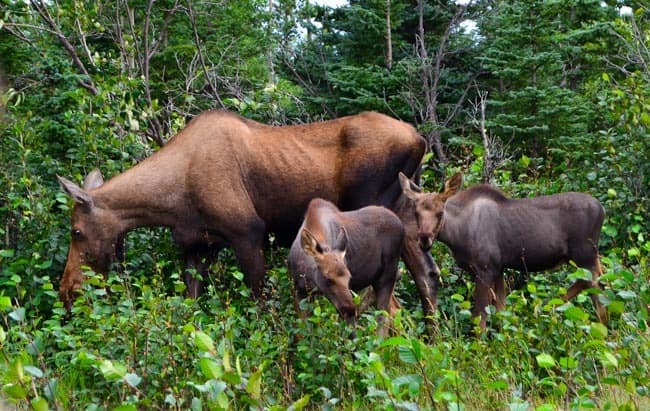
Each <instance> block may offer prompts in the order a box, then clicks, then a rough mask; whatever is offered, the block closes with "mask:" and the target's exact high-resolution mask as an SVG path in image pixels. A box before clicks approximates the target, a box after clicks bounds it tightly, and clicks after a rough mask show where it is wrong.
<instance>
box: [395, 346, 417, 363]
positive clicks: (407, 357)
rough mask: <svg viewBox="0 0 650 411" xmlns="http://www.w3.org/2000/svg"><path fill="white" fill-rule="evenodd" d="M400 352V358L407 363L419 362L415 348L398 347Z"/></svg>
mask: <svg viewBox="0 0 650 411" xmlns="http://www.w3.org/2000/svg"><path fill="white" fill-rule="evenodd" d="M397 350H398V352H399V359H400V360H402V361H403V362H405V363H406V364H416V363H417V362H418V360H417V358H416V357H415V354H414V353H413V350H412V349H410V348H408V347H402V346H400V347H397Z"/></svg>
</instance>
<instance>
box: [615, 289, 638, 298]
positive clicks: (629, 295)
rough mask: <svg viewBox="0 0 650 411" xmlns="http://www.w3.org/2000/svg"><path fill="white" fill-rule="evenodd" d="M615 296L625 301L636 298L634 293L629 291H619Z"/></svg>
mask: <svg viewBox="0 0 650 411" xmlns="http://www.w3.org/2000/svg"><path fill="white" fill-rule="evenodd" d="M616 295H618V296H619V297H621V298H622V299H623V300H627V301H629V300H634V299H635V298H636V293H635V292H634V291H631V290H621V291H619V292H617V293H616Z"/></svg>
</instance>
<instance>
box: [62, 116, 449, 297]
mask: <svg viewBox="0 0 650 411" xmlns="http://www.w3.org/2000/svg"><path fill="white" fill-rule="evenodd" d="M424 150H425V142H424V139H423V138H422V137H421V136H420V135H418V134H417V132H416V131H415V129H414V128H413V127H412V126H410V125H408V124H406V123H404V122H401V121H398V120H395V119H392V118H390V117H387V116H385V115H382V114H378V113H362V114H359V115H355V116H349V117H343V118H340V119H336V120H331V121H325V122H320V123H314V124H307V125H297V126H287V127H271V126H267V125H263V124H260V123H257V122H254V121H251V120H247V119H244V118H242V117H239V116H237V115H235V114H233V113H229V112H225V111H211V112H207V113H203V114H201V115H199V116H197V117H196V118H194V119H193V120H192V121H191V122H190V123H189V125H188V126H187V127H186V128H185V129H183V130H182V131H181V132H180V133H179V134H178V135H177V136H175V137H174V138H172V139H171V140H170V141H169V142H168V143H167V144H166V145H165V146H164V147H163V148H162V149H160V150H159V151H158V152H156V153H155V154H154V155H152V156H151V157H149V158H147V159H146V160H144V161H142V162H140V163H139V164H138V165H136V166H134V167H133V168H131V169H129V170H127V171H125V172H123V173H122V174H119V175H117V176H115V177H114V178H112V179H110V180H108V181H107V182H105V183H103V181H102V178H101V174H100V173H99V172H92V173H90V174H89V175H88V177H87V178H86V180H85V182H84V187H83V188H81V187H78V186H77V185H76V184H74V183H72V182H70V181H68V180H66V179H64V178H59V180H60V182H61V185H62V187H63V188H64V190H65V191H66V192H67V193H68V194H69V195H70V196H71V197H72V198H73V199H74V202H75V205H74V207H73V210H72V230H71V233H72V240H71V245H70V251H69V254H68V261H67V264H66V267H65V270H64V273H63V278H62V280H61V286H60V297H61V299H62V300H63V302H64V303H65V305H66V307H68V308H70V305H71V302H72V300H73V298H74V296H75V290H77V289H78V288H79V287H80V286H81V284H82V283H83V273H82V266H89V267H90V268H92V269H93V270H95V271H97V272H101V273H106V271H107V270H108V268H109V266H110V262H111V259H112V256H113V255H114V251H115V248H116V247H118V246H119V244H120V241H121V239H122V238H123V237H124V235H125V234H126V233H127V232H128V231H130V230H132V229H135V228H138V227H144V226H164V227H169V228H170V229H171V232H172V235H173V238H174V241H175V242H176V243H177V244H179V245H180V246H181V247H182V248H183V249H184V255H185V260H186V262H187V263H188V264H189V265H190V266H197V268H198V269H199V272H201V271H202V269H204V268H205V267H202V266H201V263H202V262H204V261H206V257H210V256H211V255H212V254H213V253H215V252H217V251H218V250H220V249H222V248H224V247H228V246H229V247H232V248H233V250H234V252H235V255H236V257H237V259H238V262H239V264H240V266H241V269H242V271H243V273H244V281H245V282H246V284H247V285H248V286H249V287H250V288H251V290H252V293H253V295H254V296H259V295H260V293H261V288H262V285H263V280H264V276H265V267H264V259H263V255H262V245H263V243H264V241H265V239H266V236H267V234H268V233H274V234H275V238H276V239H277V242H278V243H279V244H280V245H289V244H291V241H292V240H293V239H294V237H295V235H296V233H297V231H298V228H299V227H300V224H301V222H302V218H303V215H304V212H305V209H306V208H307V205H308V204H309V201H310V200H311V199H313V198H315V197H322V198H324V199H326V200H329V201H332V202H333V203H335V204H336V205H337V206H338V207H339V208H341V209H342V210H352V209H357V208H360V207H363V206H366V205H370V204H375V205H383V206H388V207H390V206H391V205H393V204H395V203H396V202H397V199H398V198H400V197H403V195H402V194H401V189H400V186H399V182H398V179H397V175H398V173H399V172H403V173H404V174H406V175H409V176H412V175H413V174H414V173H415V172H416V171H417V170H418V168H419V164H420V160H421V158H422V156H423V154H424ZM405 218H407V219H408V218H412V216H411V215H407V216H406V217H405ZM405 260H406V264H407V265H408V266H409V268H410V269H411V272H412V273H413V275H414V276H415V277H428V276H429V275H430V274H429V273H430V272H433V271H434V270H435V269H436V267H435V264H433V261H432V260H431V258H430V257H428V256H427V255H426V254H425V253H420V254H419V255H416V254H413V253H410V254H409V255H408V256H405ZM185 280H186V283H187V286H188V287H187V293H188V295H189V296H191V297H196V296H198V295H199V294H200V293H201V290H202V281H201V279H200V278H199V279H197V278H195V277H194V276H192V275H190V274H188V275H187V276H186V278H185ZM423 301H424V297H423Z"/></svg>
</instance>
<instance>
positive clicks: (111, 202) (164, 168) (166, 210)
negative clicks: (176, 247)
mask: <svg viewBox="0 0 650 411" xmlns="http://www.w3.org/2000/svg"><path fill="white" fill-rule="evenodd" d="M159 154H162V153H158V154H157V155H154V156H152V157H150V158H148V159H147V160H144V161H143V162H141V163H140V164H138V165H137V166H135V167H133V168H131V169H129V170H127V171H125V172H124V173H122V174H119V175H117V176H115V177H114V178H112V179H110V180H109V181H107V182H106V183H104V184H103V185H101V186H100V187H98V188H97V189H95V190H93V191H92V192H91V194H92V196H93V198H94V200H95V203H96V204H97V206H98V207H101V208H103V209H105V210H109V211H111V212H112V213H113V214H114V215H115V217H116V218H117V219H118V224H119V230H118V231H120V232H121V233H125V232H127V231H129V230H132V229H135V228H138V227H159V226H165V227H173V226H174V225H175V224H176V223H177V221H178V217H179V215H182V214H183V204H184V203H185V202H184V196H182V194H179V193H184V192H185V190H183V189H182V187H180V186H181V185H184V179H181V178H179V175H178V173H173V172H171V171H172V170H173V169H175V166H173V165H171V164H166V161H161V160H164V159H160V158H159V157H160V156H159Z"/></svg>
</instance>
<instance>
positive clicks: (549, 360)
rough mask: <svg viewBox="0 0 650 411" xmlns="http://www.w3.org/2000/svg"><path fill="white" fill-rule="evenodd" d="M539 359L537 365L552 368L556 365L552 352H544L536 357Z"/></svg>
mask: <svg viewBox="0 0 650 411" xmlns="http://www.w3.org/2000/svg"><path fill="white" fill-rule="evenodd" d="M535 359H536V360H537V365H539V366H540V367H541V368H552V367H555V359H554V358H553V356H551V355H550V354H546V353H542V354H539V355H537V357H535Z"/></svg>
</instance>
